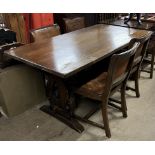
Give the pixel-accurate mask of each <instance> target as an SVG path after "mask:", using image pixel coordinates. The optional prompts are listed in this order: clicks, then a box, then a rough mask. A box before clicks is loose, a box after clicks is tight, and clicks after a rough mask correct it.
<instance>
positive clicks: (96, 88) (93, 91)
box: [77, 72, 107, 100]
mask: <svg viewBox="0 0 155 155" xmlns="http://www.w3.org/2000/svg"><path fill="white" fill-rule="evenodd" d="M106 78H107V72H104V73H102V74H101V75H99V76H98V77H97V78H95V79H93V80H91V81H89V82H88V83H86V84H85V85H83V86H82V87H80V88H79V89H78V91H77V93H78V94H80V95H83V94H85V97H91V98H93V99H96V100H101V97H102V95H103V92H104V90H105V85H106Z"/></svg>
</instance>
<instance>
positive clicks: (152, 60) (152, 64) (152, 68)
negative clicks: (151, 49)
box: [150, 53, 154, 79]
mask: <svg viewBox="0 0 155 155" xmlns="http://www.w3.org/2000/svg"><path fill="white" fill-rule="evenodd" d="M153 70H154V54H153V53H152V57H151V72H150V78H151V79H152V78H153Z"/></svg>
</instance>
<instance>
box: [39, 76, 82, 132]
mask: <svg viewBox="0 0 155 155" xmlns="http://www.w3.org/2000/svg"><path fill="white" fill-rule="evenodd" d="M46 78H47V84H46V85H47V88H46V90H47V97H48V99H49V101H50V105H48V106H47V105H44V106H42V107H41V108H40V109H41V110H42V111H43V112H45V113H48V114H49V115H51V116H54V117H56V118H57V119H59V120H60V121H62V122H64V123H65V124H67V125H68V126H70V127H71V128H73V129H75V130H76V131H78V132H79V133H81V132H82V131H83V130H84V128H83V126H82V125H81V124H80V123H79V122H78V121H77V120H76V119H75V118H74V115H73V113H74V109H75V104H74V97H73V94H72V93H71V91H69V89H68V87H67V86H66V85H65V83H64V81H63V80H62V79H60V78H57V77H53V76H50V75H49V76H47V77H46Z"/></svg>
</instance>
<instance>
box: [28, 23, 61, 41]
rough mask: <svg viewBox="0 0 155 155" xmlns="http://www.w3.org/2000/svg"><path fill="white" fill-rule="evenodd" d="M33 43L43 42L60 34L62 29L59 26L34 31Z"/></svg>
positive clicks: (32, 33) (32, 35) (32, 32)
mask: <svg viewBox="0 0 155 155" xmlns="http://www.w3.org/2000/svg"><path fill="white" fill-rule="evenodd" d="M30 33H31V42H36V41H42V40H44V39H47V38H51V37H54V36H57V35H59V34H60V27H59V26H58V25H52V26H47V27H42V28H39V29H34V30H32V31H31V32H30Z"/></svg>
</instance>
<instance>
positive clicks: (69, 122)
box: [40, 105, 84, 133]
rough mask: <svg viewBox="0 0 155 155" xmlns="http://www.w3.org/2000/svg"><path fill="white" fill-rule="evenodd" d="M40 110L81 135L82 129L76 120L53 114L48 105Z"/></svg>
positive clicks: (56, 113)
mask: <svg viewBox="0 0 155 155" xmlns="http://www.w3.org/2000/svg"><path fill="white" fill-rule="evenodd" d="M40 110H41V111H43V112H45V113H47V114H49V115H51V116H54V117H55V118H57V119H58V120H60V121H61V122H63V123H65V124H66V125H68V126H69V127H71V128H72V129H74V130H76V131H77V132H79V133H82V132H83V131H84V127H83V126H82V125H81V124H80V123H79V122H78V121H77V120H76V119H74V118H69V117H66V116H64V115H62V114H60V113H58V112H55V111H54V110H53V109H51V106H49V105H44V106H42V107H41V108H40Z"/></svg>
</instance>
